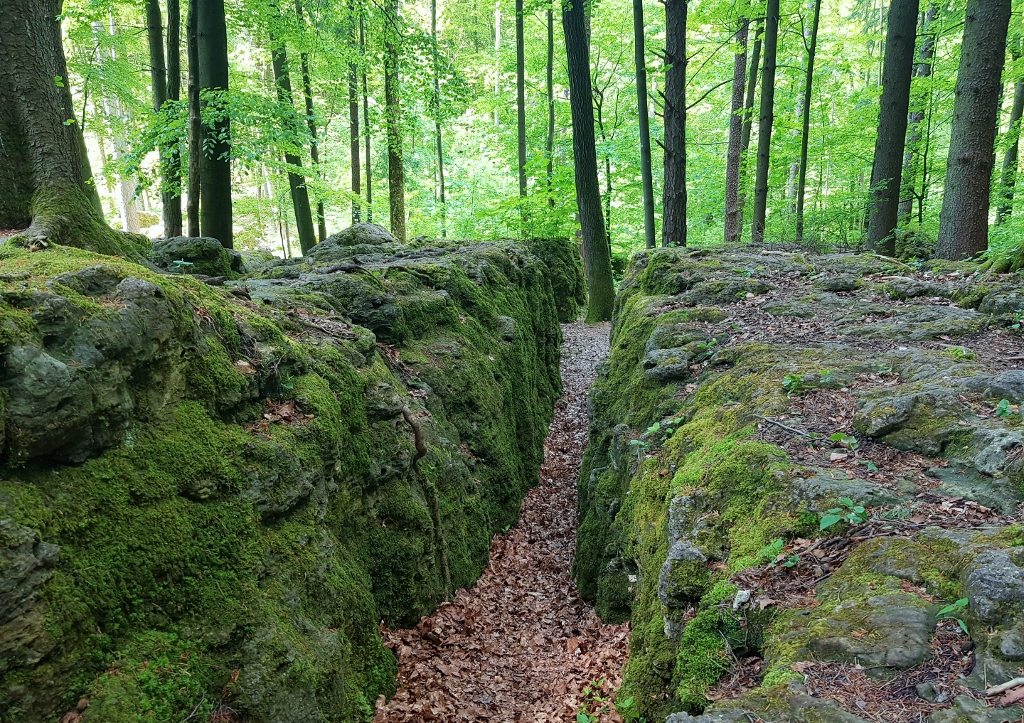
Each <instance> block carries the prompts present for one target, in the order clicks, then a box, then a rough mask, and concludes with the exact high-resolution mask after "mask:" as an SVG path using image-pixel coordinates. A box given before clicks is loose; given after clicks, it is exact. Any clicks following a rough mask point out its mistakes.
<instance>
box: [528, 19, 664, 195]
mask: <svg viewBox="0 0 1024 723" xmlns="http://www.w3.org/2000/svg"><path fill="white" fill-rule="evenodd" d="M554 4H555V0H551V5H550V6H548V67H547V86H548V141H547V146H546V147H545V150H546V152H547V155H548V206H550V207H551V208H554V207H555V196H554V191H553V189H552V183H553V182H554V176H555V13H554V11H553V10H552V9H551V8H552V7H553V6H554ZM648 135H649V134H648Z"/></svg>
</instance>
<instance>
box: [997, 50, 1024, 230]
mask: <svg viewBox="0 0 1024 723" xmlns="http://www.w3.org/2000/svg"><path fill="white" fill-rule="evenodd" d="M1010 57H1011V58H1012V59H1013V61H1014V63H1016V62H1017V61H1019V60H1020V57H1021V40H1020V39H1019V38H1015V39H1014V42H1013V43H1012V44H1011V47H1010ZM1022 115H1024V79H1020V78H1018V79H1017V82H1016V83H1014V86H1013V108H1012V109H1011V110H1010V125H1009V128H1007V135H1008V136H1009V141H1008V143H1007V145H1006V151H1005V152H1004V153H1003V168H1002V176H1001V178H1000V185H1001V186H1002V189H1001V191H1000V196H1001V197H1002V201H1001V202H1000V204H999V209H998V210H997V211H996V223H997V224H1001V223H1003V222H1004V221H1005V220H1006V219H1007V218H1008V217H1009V216H1010V214H1011V213H1013V189H1014V186H1015V185H1016V184H1017V154H1018V152H1019V149H1020V119H1021V116H1022Z"/></svg>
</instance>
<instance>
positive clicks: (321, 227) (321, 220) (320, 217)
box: [295, 0, 359, 243]
mask: <svg viewBox="0 0 1024 723" xmlns="http://www.w3.org/2000/svg"><path fill="white" fill-rule="evenodd" d="M295 14H296V15H298V18H299V22H300V23H302V25H303V27H305V19H304V17H305V13H304V12H303V9H302V0H295ZM299 61H300V63H301V64H302V97H303V99H304V100H305V102H306V127H307V128H308V129H309V158H310V160H311V161H312V162H313V172H314V173H316V176H317V178H318V179H320V178H321V176H320V142H319V141H318V140H317V137H316V112H315V111H314V109H313V83H312V82H311V80H310V75H309V55H307V54H306V53H299ZM353 82H354V81H353V80H352V78H351V77H350V78H349V83H350V85H349V114H350V115H351V113H352V105H351V104H352V87H351V83H353ZM358 133H359V101H358V100H356V135H357V136H358ZM357 144H358V140H357ZM355 160H356V167H357V168H358V167H359V163H358V161H359V150H358V147H357V149H356V157H355ZM358 176H359V172H358V171H356V180H357V183H356V190H354V191H353V193H355V194H356V195H358V194H359V190H358V186H359V183H358ZM321 180H322V179H321ZM316 225H317V238H318V239H319V240H320V242H321V243H322V242H324V241H326V240H327V219H326V218H325V217H324V202H323V199H317V202H316Z"/></svg>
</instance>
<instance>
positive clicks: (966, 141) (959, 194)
mask: <svg viewBox="0 0 1024 723" xmlns="http://www.w3.org/2000/svg"><path fill="white" fill-rule="evenodd" d="M1009 24H1010V0H968V2H967V15H966V21H965V23H964V40H963V49H962V51H961V56H960V72H959V73H957V78H956V90H955V100H954V101H953V125H952V129H951V131H950V139H949V160H948V162H947V165H946V186H945V192H944V195H943V198H942V211H941V213H940V214H939V237H938V246H937V249H936V254H935V255H936V256H937V257H938V258H940V259H953V260H960V259H965V258H970V257H971V256H974V255H975V254H977V253H980V252H981V251H984V250H985V249H987V248H988V209H989V192H990V190H991V182H992V166H993V165H994V164H995V154H994V153H993V145H994V143H995V136H996V119H997V118H998V114H999V89H1000V87H1001V86H1002V77H1001V76H1002V72H1003V62H1004V60H1005V57H1004V56H1005V55H1006V31H1007V28H1008V27H1009Z"/></svg>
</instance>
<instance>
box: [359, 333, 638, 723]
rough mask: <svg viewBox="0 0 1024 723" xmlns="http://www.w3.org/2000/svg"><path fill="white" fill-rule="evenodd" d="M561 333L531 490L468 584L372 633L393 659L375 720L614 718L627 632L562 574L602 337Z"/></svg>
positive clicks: (570, 544) (571, 544) (571, 545)
mask: <svg viewBox="0 0 1024 723" xmlns="http://www.w3.org/2000/svg"><path fill="white" fill-rule="evenodd" d="M562 330H563V336H564V347H563V356H562V368H561V372H562V385H563V394H562V398H561V399H560V400H559V402H558V404H557V406H556V409H555V417H554V419H553V421H552V423H551V427H550V430H549V436H548V439H547V441H546V442H545V447H544V451H545V456H544V463H543V466H542V467H541V479H540V485H539V486H538V487H536V488H534V489H533V490H531V491H530V492H529V494H527V496H526V498H525V499H524V500H523V504H522V508H521V516H520V521H519V523H518V524H516V525H514V526H513V527H512V528H511V529H510V530H509V531H508V532H506V533H505V534H502V535H498V536H497V537H495V539H494V540H493V542H492V543H491V561H490V564H489V565H488V567H487V568H486V569H485V570H484V572H483V575H482V576H481V578H480V580H479V581H478V582H477V584H476V585H474V586H473V587H471V588H469V589H463V590H459V591H458V592H457V593H456V594H455V597H454V599H453V600H452V601H450V602H445V603H443V604H441V606H440V607H439V608H438V609H437V611H436V612H435V613H434V614H433V615H431V616H429V617H425V618H423V619H422V620H420V622H419V623H418V624H417V625H416V626H415V627H414V628H411V629H409V630H391V629H389V628H387V627H385V626H383V625H382V626H381V633H382V635H383V638H384V642H385V644H386V645H387V646H388V647H389V648H390V649H391V650H392V651H393V652H394V653H395V655H396V657H397V658H398V666H399V672H398V681H399V690H398V692H397V693H396V695H395V697H394V698H393V699H392V700H391V701H385V700H383V697H382V698H381V699H380V700H378V701H377V715H376V718H375V719H374V720H375V723H384V722H388V723H413V722H414V721H415V722H416V723H419V721H439V722H442V723H448V722H456V721H496V722H505V721H508V722H511V723H519V722H522V723H525V722H526V721H530V722H531V723H544V722H545V721H550V722H552V723H553V722H554V721H566V720H575V719H576V714H577V713H578V712H579V711H585V712H587V713H588V714H591V715H597V716H599V717H598V718H597V720H601V721H607V722H608V723H615V721H620V720H621V718H620V717H619V715H618V714H617V713H616V712H614V711H605V709H606V708H608V707H609V706H608V705H607V704H606V703H604V702H603V700H604V699H606V698H610V697H611V696H612V694H613V693H614V691H615V690H617V689H618V688H619V686H620V684H621V678H622V668H623V666H624V664H625V662H626V657H627V650H628V639H629V626H628V624H621V625H605V624H603V623H602V622H601V621H600V619H599V618H598V617H597V615H596V614H595V613H594V610H593V608H592V607H591V606H590V605H589V604H587V603H586V602H584V601H583V600H582V599H581V598H580V596H579V593H578V592H577V590H576V585H575V583H574V582H573V580H572V579H571V577H570V569H571V567H572V558H573V553H574V551H575V548H576V480H577V477H578V475H579V469H580V462H581V460H582V458H583V451H584V449H585V447H586V444H587V433H588V429H587V392H588V390H589V388H590V385H591V383H592V382H593V380H594V378H595V377H596V375H597V366H598V364H599V363H600V362H601V360H602V359H604V357H605V356H606V355H607V353H608V338H609V331H610V330H609V326H608V325H607V324H599V325H592V326H588V325H585V324H583V323H582V322H575V323H572V324H565V325H563V327H562ZM602 711H604V712H603V713H602Z"/></svg>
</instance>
